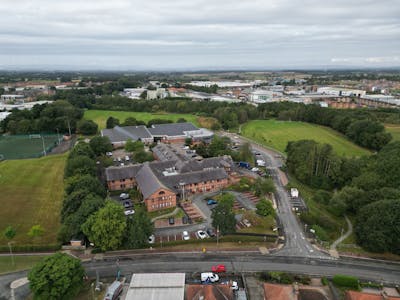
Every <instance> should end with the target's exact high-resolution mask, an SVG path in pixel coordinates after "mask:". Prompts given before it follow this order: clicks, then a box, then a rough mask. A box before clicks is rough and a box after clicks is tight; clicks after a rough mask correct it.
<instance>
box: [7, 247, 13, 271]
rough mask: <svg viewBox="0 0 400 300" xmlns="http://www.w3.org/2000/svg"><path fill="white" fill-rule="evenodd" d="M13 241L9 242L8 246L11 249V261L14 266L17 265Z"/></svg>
mask: <svg viewBox="0 0 400 300" xmlns="http://www.w3.org/2000/svg"><path fill="white" fill-rule="evenodd" d="M12 243H13V242H8V243H7V244H8V248H9V249H10V255H11V263H12V265H13V266H14V265H15V261H14V254H13V252H12V246H11V245H12Z"/></svg>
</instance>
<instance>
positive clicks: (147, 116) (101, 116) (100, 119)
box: [84, 110, 198, 129]
mask: <svg viewBox="0 0 400 300" xmlns="http://www.w3.org/2000/svg"><path fill="white" fill-rule="evenodd" d="M109 117H114V118H117V119H118V120H119V121H120V122H121V123H123V122H124V121H125V119H126V118H129V117H133V118H135V119H136V120H139V121H143V122H146V123H147V122H148V121H150V120H151V119H165V120H172V121H174V122H176V121H177V120H178V119H179V118H184V119H186V121H188V122H192V123H193V124H195V125H198V122H197V116H195V115H190V114H170V113H161V112H160V113H147V112H130V111H113V110H87V111H85V115H84V118H85V119H86V120H93V121H94V122H95V123H97V124H98V125H99V129H104V128H106V122H107V119H108V118H109Z"/></svg>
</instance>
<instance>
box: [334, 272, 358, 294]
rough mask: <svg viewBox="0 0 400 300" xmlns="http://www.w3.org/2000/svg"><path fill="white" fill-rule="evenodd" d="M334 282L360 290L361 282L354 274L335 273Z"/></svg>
mask: <svg viewBox="0 0 400 300" xmlns="http://www.w3.org/2000/svg"><path fill="white" fill-rule="evenodd" d="M332 281H333V284H334V285H336V286H338V287H346V288H351V289H355V290H358V289H359V282H358V278H356V277H354V276H348V275H335V276H333V280H332Z"/></svg>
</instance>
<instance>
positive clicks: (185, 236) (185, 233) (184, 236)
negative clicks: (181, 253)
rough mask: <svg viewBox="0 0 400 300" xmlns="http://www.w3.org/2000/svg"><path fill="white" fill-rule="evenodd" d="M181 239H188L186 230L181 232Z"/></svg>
mask: <svg viewBox="0 0 400 300" xmlns="http://www.w3.org/2000/svg"><path fill="white" fill-rule="evenodd" d="M182 239H183V240H185V241H188V240H190V235H189V232H187V231H186V230H185V231H184V232H182Z"/></svg>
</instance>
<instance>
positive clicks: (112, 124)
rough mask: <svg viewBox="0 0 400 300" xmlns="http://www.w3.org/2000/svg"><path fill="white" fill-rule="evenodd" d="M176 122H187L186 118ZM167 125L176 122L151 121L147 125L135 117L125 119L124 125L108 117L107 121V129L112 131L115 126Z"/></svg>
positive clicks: (166, 120) (116, 119)
mask: <svg viewBox="0 0 400 300" xmlns="http://www.w3.org/2000/svg"><path fill="white" fill-rule="evenodd" d="M176 122H177V123H185V122H187V121H186V119H185V118H179V119H178V120H177V121H176ZM166 123H174V121H172V120H168V119H151V120H149V121H148V122H147V124H146V122H144V121H141V120H137V119H136V118H134V117H128V118H126V119H125V121H124V122H123V123H121V122H120V120H119V119H118V118H114V117H108V119H107V121H106V128H108V129H111V128H114V127H115V126H140V125H144V126H147V127H151V126H152V125H154V124H166Z"/></svg>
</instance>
